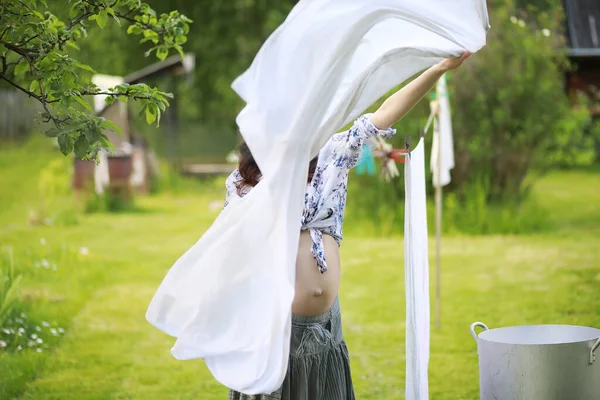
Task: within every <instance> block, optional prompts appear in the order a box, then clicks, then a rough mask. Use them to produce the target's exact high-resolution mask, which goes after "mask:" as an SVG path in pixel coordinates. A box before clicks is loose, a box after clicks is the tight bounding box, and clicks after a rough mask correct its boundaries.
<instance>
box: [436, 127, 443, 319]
mask: <svg viewBox="0 0 600 400" xmlns="http://www.w3.org/2000/svg"><path fill="white" fill-rule="evenodd" d="M436 118H437V117H436ZM436 125H437V127H438V128H439V124H436ZM435 134H436V135H437V139H438V140H437V142H438V148H437V152H438V154H437V165H436V169H437V182H436V186H435V236H436V238H435V240H436V243H435V318H436V327H437V329H441V328H442V317H441V314H442V311H441V308H442V301H441V292H442V290H441V284H442V278H441V270H442V267H441V264H442V261H441V259H442V185H441V183H442V137H441V135H440V131H439V129H437V130H436V132H435Z"/></svg>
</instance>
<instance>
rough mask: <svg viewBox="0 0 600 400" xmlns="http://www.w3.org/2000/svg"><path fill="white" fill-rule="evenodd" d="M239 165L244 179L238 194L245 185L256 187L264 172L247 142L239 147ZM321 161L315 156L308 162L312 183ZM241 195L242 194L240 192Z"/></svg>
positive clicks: (239, 184)
mask: <svg viewBox="0 0 600 400" xmlns="http://www.w3.org/2000/svg"><path fill="white" fill-rule="evenodd" d="M237 154H238V159H239V161H238V162H239V166H238V171H240V175H241V176H242V181H241V182H239V183H238V194H240V193H241V189H242V188H243V187H245V186H250V187H254V186H256V185H257V184H258V181H259V180H260V177H261V175H262V173H261V172H260V168H258V165H257V164H256V161H254V157H253V156H252V153H251V152H250V149H249V148H248V145H247V144H246V142H242V143H240V145H239V146H238V149H237ZM318 161H319V156H317V157H315V158H313V159H312V160H311V161H310V164H308V182H309V183H310V182H311V181H312V179H313V176H314V175H315V170H316V169H317V162H318ZM240 195H241V194H240Z"/></svg>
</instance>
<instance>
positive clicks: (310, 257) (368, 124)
mask: <svg viewBox="0 0 600 400" xmlns="http://www.w3.org/2000/svg"><path fill="white" fill-rule="evenodd" d="M469 56H470V54H469V53H465V54H463V55H462V56H461V57H460V58H451V59H446V60H443V61H441V62H440V63H439V64H437V65H435V66H433V67H431V68H430V69H428V70H427V71H425V72H424V73H423V74H421V75H420V76H419V77H418V78H417V79H415V80H413V81H412V82H411V83H409V84H408V85H406V86H405V87H404V88H402V89H401V90H399V91H398V92H396V93H395V94H394V95H392V96H391V97H389V98H388V99H387V100H386V101H385V102H384V103H383V104H382V105H381V107H380V108H379V109H378V110H377V111H376V112H375V113H374V114H370V115H363V116H362V117H360V118H358V119H357V120H356V121H355V123H354V125H353V127H352V128H351V129H350V130H348V131H346V132H343V133H338V134H336V135H334V136H332V137H331V139H330V140H329V141H328V142H327V144H326V145H325V147H324V148H323V149H322V150H321V151H320V153H319V155H318V157H317V158H315V159H314V160H312V161H311V163H310V165H309V180H308V182H307V191H306V195H305V197H304V210H303V213H302V217H301V220H302V231H301V234H300V243H299V246H298V255H297V259H296V287H295V297H294V300H293V303H292V314H293V315H292V335H291V347H290V359H289V364H288V371H287V375H286V378H285V380H284V382H283V386H282V387H281V388H280V389H279V390H277V391H276V392H274V393H271V394H263V395H259V396H248V395H244V394H241V393H238V392H235V391H233V390H232V391H230V393H229V399H230V400H243V399H257V400H259V399H263V400H266V399H278V400H279V399H285V400H346V399H348V400H349V399H354V398H355V396H354V389H353V387H352V377H351V375H350V359H349V356H348V349H347V348H346V343H345V342H344V339H343V334H342V327H341V313H340V305H339V300H338V289H339V286H340V276H341V265H340V254H339V246H340V242H341V240H342V225H343V223H344V208H345V205H346V185H347V181H348V172H349V170H350V169H351V168H352V167H354V166H356V164H357V163H358V161H359V157H360V154H361V149H362V146H363V144H364V143H365V141H368V140H369V139H370V138H373V137H374V136H375V135H380V136H382V137H383V138H389V137H391V136H392V135H394V134H395V130H394V129H392V128H391V126H392V125H393V124H394V123H396V122H397V121H399V120H400V119H401V118H402V117H404V115H406V113H408V111H410V109H412V108H413V107H414V106H415V104H417V103H418V102H419V101H420V100H421V99H422V98H423V97H424V96H425V95H426V94H427V92H429V90H431V88H432V87H433V86H434V85H435V83H436V82H437V80H438V79H439V78H440V77H441V76H442V75H443V74H444V73H445V72H447V71H449V70H451V69H454V68H456V67H458V66H459V65H461V64H462V62H463V61H464V60H465V59H466V58H467V57H469ZM260 178H261V173H260V170H259V168H258V166H257V165H256V162H255V161H254V158H253V157H252V154H251V153H250V150H249V149H248V147H247V146H246V145H245V144H242V145H241V146H240V149H239V168H238V169H236V170H235V171H234V172H233V173H232V174H231V175H230V176H229V178H228V179H227V182H226V186H227V198H226V200H225V206H227V204H228V203H229V201H230V200H231V198H233V197H243V196H244V195H246V194H247V193H248V192H249V191H250V190H252V188H253V187H254V186H256V185H257V184H258V182H259V181H260Z"/></svg>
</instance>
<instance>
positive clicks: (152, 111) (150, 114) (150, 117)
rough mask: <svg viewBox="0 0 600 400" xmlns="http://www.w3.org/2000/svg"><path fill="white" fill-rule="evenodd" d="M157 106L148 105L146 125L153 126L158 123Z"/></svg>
mask: <svg viewBox="0 0 600 400" xmlns="http://www.w3.org/2000/svg"><path fill="white" fill-rule="evenodd" d="M156 111H157V110H156V106H155V105H154V104H148V106H147V107H146V123H147V124H148V125H151V124H152V123H153V122H154V121H156Z"/></svg>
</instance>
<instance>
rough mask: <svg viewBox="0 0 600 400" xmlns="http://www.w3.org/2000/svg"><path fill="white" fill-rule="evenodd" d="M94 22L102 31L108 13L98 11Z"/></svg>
mask: <svg viewBox="0 0 600 400" xmlns="http://www.w3.org/2000/svg"><path fill="white" fill-rule="evenodd" d="M96 22H97V23H98V26H99V27H100V29H104V27H105V26H106V23H107V22H108V13H107V12H106V11H104V10H102V11H100V12H99V13H98V18H97V19H96Z"/></svg>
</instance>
